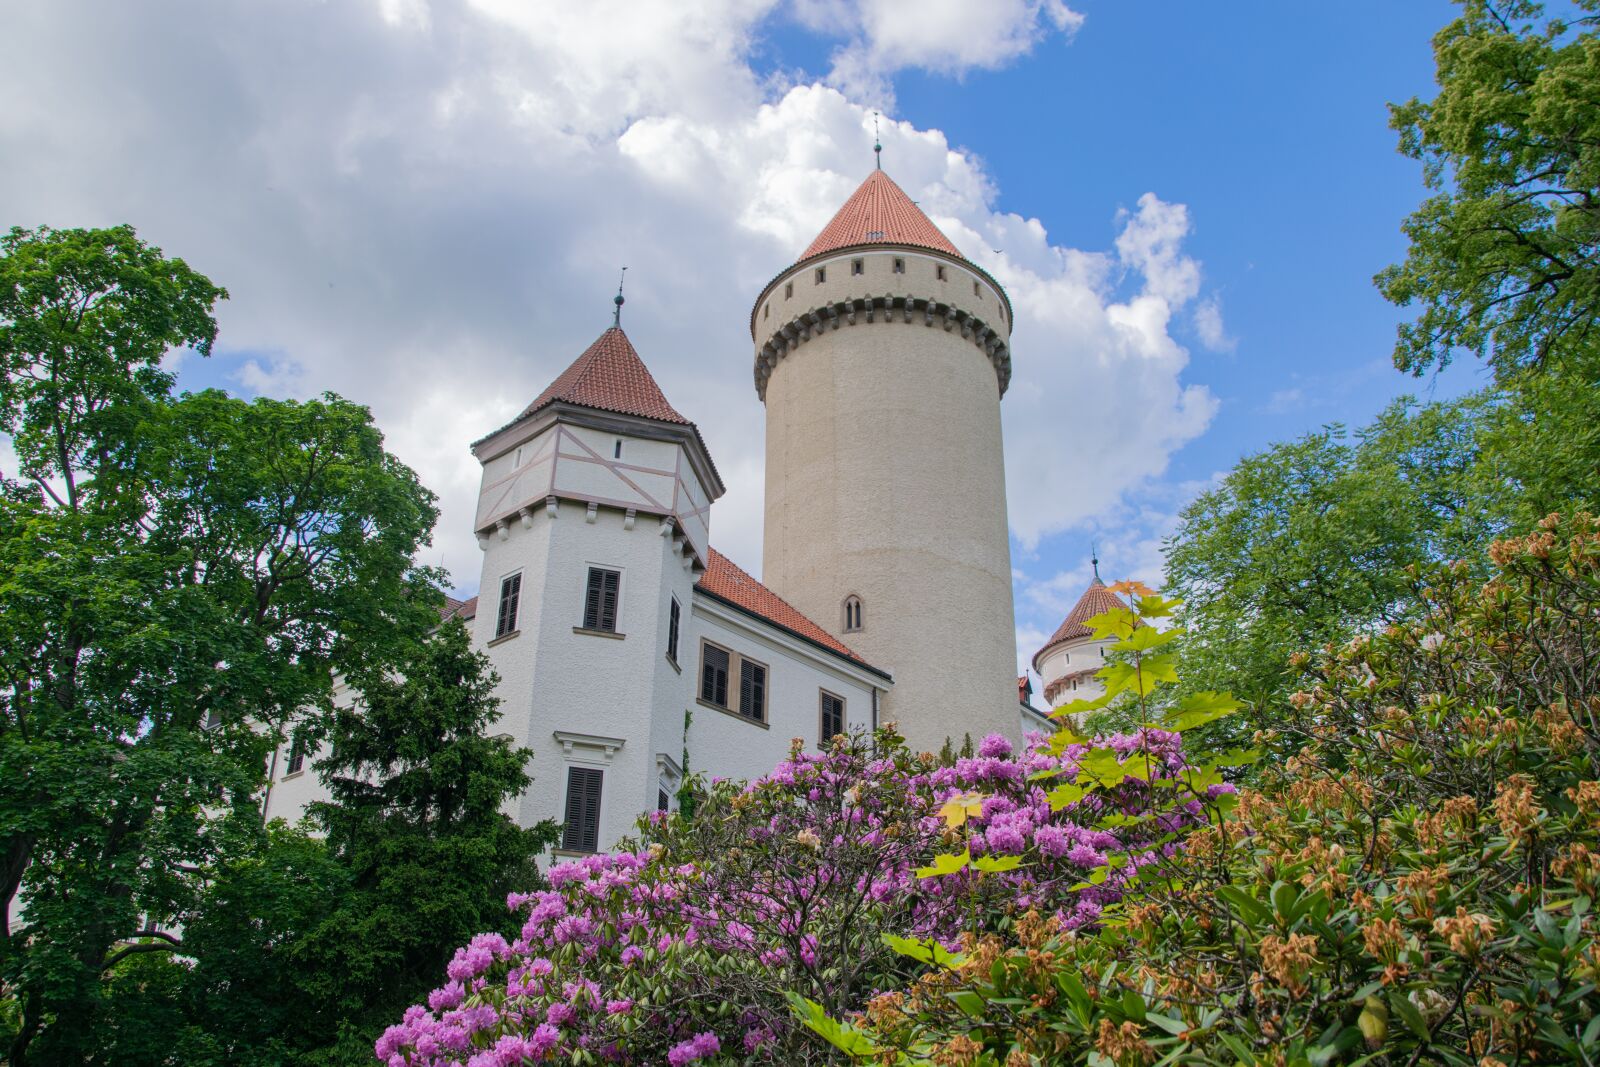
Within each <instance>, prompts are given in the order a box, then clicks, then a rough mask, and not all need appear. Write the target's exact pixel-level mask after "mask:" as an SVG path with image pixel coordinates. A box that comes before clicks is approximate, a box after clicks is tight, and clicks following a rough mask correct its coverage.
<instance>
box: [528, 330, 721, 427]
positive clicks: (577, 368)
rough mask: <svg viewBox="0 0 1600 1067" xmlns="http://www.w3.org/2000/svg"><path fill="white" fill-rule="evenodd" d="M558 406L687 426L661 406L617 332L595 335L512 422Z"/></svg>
mask: <svg viewBox="0 0 1600 1067" xmlns="http://www.w3.org/2000/svg"><path fill="white" fill-rule="evenodd" d="M558 400H560V401H565V402H566V403H568V404H579V405H581V406H583V407H587V408H598V409H600V410H601V411H615V412H618V413H620V414H623V415H638V416H641V417H643V418H646V419H659V420H661V421H662V422H676V423H680V424H682V425H685V426H687V425H689V420H688V419H686V418H684V417H683V416H682V415H680V414H678V412H677V409H676V408H674V407H673V406H672V405H671V404H670V403H668V402H667V397H666V394H664V393H663V392H662V391H661V387H660V386H659V385H657V384H656V380H655V378H653V377H652V376H651V374H650V371H649V369H648V368H646V367H645V365H644V360H642V359H640V358H639V353H638V352H637V351H636V350H635V349H634V347H633V344H632V343H631V342H629V340H628V335H627V334H625V333H623V332H622V328H621V327H620V326H612V327H611V328H610V329H608V330H606V332H605V333H603V334H601V335H600V336H599V338H597V339H596V340H595V342H594V344H592V345H590V346H589V347H588V348H587V349H586V350H585V351H584V353H583V355H581V356H579V357H578V358H577V359H575V360H573V361H572V366H570V367H568V368H567V369H566V370H564V371H562V372H561V374H560V375H559V376H558V377H557V378H556V380H555V381H553V382H551V383H550V388H548V389H546V390H545V391H544V392H542V393H540V394H539V398H538V399H537V400H535V401H534V402H533V403H531V404H529V405H528V406H527V408H525V409H524V410H523V412H522V414H521V415H519V416H517V419H518V420H519V421H520V420H522V419H525V418H527V417H528V416H529V415H532V414H533V413H534V412H536V411H538V410H539V409H540V408H542V407H544V406H546V405H547V404H553V403H555V402H556V401H558Z"/></svg>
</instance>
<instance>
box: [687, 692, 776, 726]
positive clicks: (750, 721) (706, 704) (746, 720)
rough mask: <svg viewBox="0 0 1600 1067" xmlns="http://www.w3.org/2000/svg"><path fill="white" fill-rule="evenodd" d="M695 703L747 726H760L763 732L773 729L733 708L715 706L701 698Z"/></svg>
mask: <svg viewBox="0 0 1600 1067" xmlns="http://www.w3.org/2000/svg"><path fill="white" fill-rule="evenodd" d="M694 702H695V703H696V704H699V705H700V706H701V707H703V708H710V709H711V710H712V711H720V712H722V714H724V715H727V716H729V717H731V718H735V719H738V720H739V721H740V722H742V723H746V724H747V725H750V726H759V727H761V728H762V729H763V730H770V729H772V727H771V726H769V725H767V724H766V723H765V722H763V721H761V720H760V719H752V718H750V716H748V715H740V714H739V713H738V712H737V711H734V710H733V709H732V708H725V707H723V706H722V705H721V704H713V703H711V701H709V700H701V699H700V698H699V697H696V698H695V701H694Z"/></svg>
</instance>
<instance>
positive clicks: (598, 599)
mask: <svg viewBox="0 0 1600 1067" xmlns="http://www.w3.org/2000/svg"><path fill="white" fill-rule="evenodd" d="M621 585H622V572H621V571H613V570H607V569H606V568H604V567H590V568H589V591H588V593H587V595H586V596H585V597H584V600H583V628H584V629H585V630H605V631H607V632H610V633H615V632H616V629H617V591H618V590H619V589H620V588H621Z"/></svg>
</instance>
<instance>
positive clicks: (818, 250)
mask: <svg viewBox="0 0 1600 1067" xmlns="http://www.w3.org/2000/svg"><path fill="white" fill-rule="evenodd" d="M880 242H881V243H884V244H899V245H915V246H917V247H919V248H932V249H934V250H936V251H939V252H948V253H949V254H950V255H952V256H960V255H961V252H960V250H959V249H957V248H956V246H955V245H953V244H951V243H950V239H949V238H948V237H946V236H945V235H944V234H942V233H940V232H939V227H937V226H935V225H934V224H933V223H932V222H930V221H929V220H928V216H926V215H924V214H923V213H922V209H921V208H919V207H918V206H917V205H916V204H914V203H912V201H911V198H910V197H909V196H907V195H906V194H905V190H903V189H901V188H900V187H899V186H898V185H896V184H895V183H894V179H893V178H891V177H889V176H888V175H887V174H885V173H884V172H883V171H881V170H875V171H873V172H872V173H871V174H869V175H867V180H866V181H864V182H862V183H861V187H860V188H859V189H857V190H856V191H855V193H854V194H853V195H852V196H851V197H850V199H849V200H846V201H845V202H844V207H842V208H840V209H839V213H838V214H837V215H835V216H834V217H833V221H832V222H830V223H828V224H827V225H826V226H824V227H823V228H822V232H821V233H819V234H817V239H816V240H815V241H812V242H811V247H810V248H807V249H806V250H805V252H804V253H803V254H802V255H801V256H800V258H801V259H802V260H806V259H810V258H811V257H812V256H817V255H821V254H822V253H824V252H832V251H834V250H835V249H839V248H849V247H850V246H852V245H864V244H878V243H880Z"/></svg>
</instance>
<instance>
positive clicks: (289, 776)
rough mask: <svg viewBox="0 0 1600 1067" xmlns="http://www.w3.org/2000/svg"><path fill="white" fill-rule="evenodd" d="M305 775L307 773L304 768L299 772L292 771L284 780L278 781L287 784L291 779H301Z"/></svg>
mask: <svg viewBox="0 0 1600 1067" xmlns="http://www.w3.org/2000/svg"><path fill="white" fill-rule="evenodd" d="M305 773H306V772H305V768H303V767H302V768H301V769H300V770H298V771H290V772H289V773H288V774H286V775H284V776H283V777H282V778H279V779H278V781H280V782H287V781H288V780H289V779H291V778H299V777H300V776H301V775H303V774H305Z"/></svg>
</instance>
